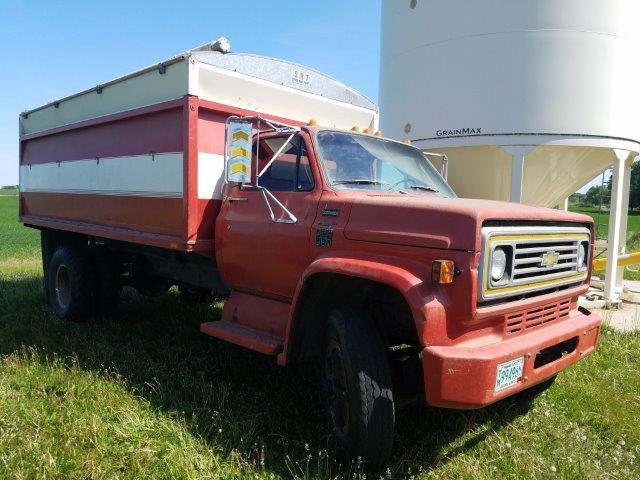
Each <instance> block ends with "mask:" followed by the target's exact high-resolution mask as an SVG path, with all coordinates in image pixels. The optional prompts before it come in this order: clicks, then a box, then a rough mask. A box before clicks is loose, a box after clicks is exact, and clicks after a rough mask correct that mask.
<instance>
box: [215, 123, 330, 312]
mask: <svg viewBox="0 0 640 480" xmlns="http://www.w3.org/2000/svg"><path fill="white" fill-rule="evenodd" d="M288 138H289V135H275V136H270V137H261V138H260V141H259V148H258V159H257V164H258V173H260V176H259V178H258V184H259V185H260V186H262V187H265V188H266V189H268V190H269V191H270V192H271V193H272V194H273V195H274V196H275V197H276V198H277V199H278V200H279V201H280V202H281V203H282V204H283V205H284V206H285V207H286V208H287V210H289V211H290V212H291V213H292V214H293V215H294V216H295V217H296V221H295V222H294V223H284V222H283V221H286V220H288V219H289V216H288V215H287V214H286V212H285V211H284V210H283V209H282V208H281V207H280V206H278V205H277V203H275V202H274V201H273V200H270V199H268V198H267V200H269V202H270V206H271V209H272V210H273V214H274V216H275V220H276V221H274V220H273V219H272V218H271V214H270V211H269V207H268V206H267V200H265V195H264V194H263V192H262V191H260V190H259V189H256V188H255V187H252V186H243V187H240V186H231V185H229V186H227V190H226V195H225V197H224V199H223V205H222V209H221V211H220V216H219V217H218V220H217V222H216V249H217V258H218V263H219V268H220V272H221V274H222V276H223V278H224V280H225V282H227V284H228V285H229V286H230V287H231V288H233V289H236V290H241V291H246V292H251V293H255V294H260V295H265V296H270V297H275V298H280V299H283V300H290V299H291V298H293V294H294V292H295V288H296V286H297V283H298V281H299V279H300V277H301V275H302V273H303V272H304V270H305V268H306V267H307V265H308V264H309V257H310V253H311V249H310V235H311V228H312V226H313V223H314V220H315V215H316V211H317V206H318V202H319V200H320V194H321V186H320V182H319V180H318V179H319V173H318V172H317V171H316V166H315V162H312V161H311V159H310V158H309V156H310V153H309V152H310V149H309V148H308V145H307V143H306V141H305V138H304V137H303V135H302V134H297V135H295V136H293V137H292V138H291V140H289V141H288V142H287V139H288ZM285 142H287V143H286V145H285V146H284V148H283V150H282V152H281V153H280V154H279V155H278V156H277V157H276V158H275V159H274V160H273V161H272V162H271V163H269V162H270V161H271V159H272V157H273V154H274V152H277V151H278V150H279V149H280V148H281V147H282V146H283V144H285ZM255 151H256V149H255V143H254V152H255ZM254 155H255V153H254ZM254 165H255V163H254ZM267 197H268V196H267Z"/></svg>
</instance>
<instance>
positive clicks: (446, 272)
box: [431, 260, 456, 283]
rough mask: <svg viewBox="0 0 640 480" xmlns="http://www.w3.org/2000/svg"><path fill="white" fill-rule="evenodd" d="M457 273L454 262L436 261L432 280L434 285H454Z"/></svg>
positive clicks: (432, 269)
mask: <svg viewBox="0 0 640 480" xmlns="http://www.w3.org/2000/svg"><path fill="white" fill-rule="evenodd" d="M455 271H456V266H455V264H454V263H453V261H452V260H434V261H433V263H432V264H431V280H433V282H434V283H452V282H453V277H454V276H455Z"/></svg>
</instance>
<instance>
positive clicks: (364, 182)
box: [316, 130, 455, 197]
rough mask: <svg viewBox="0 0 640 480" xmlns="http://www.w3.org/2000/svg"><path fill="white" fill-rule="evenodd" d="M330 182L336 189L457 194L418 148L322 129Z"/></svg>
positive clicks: (322, 149)
mask: <svg viewBox="0 0 640 480" xmlns="http://www.w3.org/2000/svg"><path fill="white" fill-rule="evenodd" d="M316 138H317V144H318V150H319V152H320V157H321V162H322V164H323V167H324V171H325V172H326V174H327V177H328V180H329V184H330V185H331V186H332V187H333V188H336V189H345V188H349V189H367V190H371V189H375V190H391V191H393V190H395V191H400V192H405V193H406V192H407V191H417V192H419V191H423V192H435V193H440V194H442V195H446V196H449V197H455V193H453V190H451V187H449V185H447V182H445V181H444V179H443V178H442V177H441V176H440V174H439V173H438V172H437V171H436V169H435V168H434V166H433V165H432V164H431V162H430V161H429V160H428V159H427V158H426V157H425V156H424V155H423V154H422V153H421V152H420V151H419V150H417V149H415V148H413V147H410V146H408V145H404V144H401V143H398V142H392V141H390V140H385V139H382V138H378V137H371V136H366V135H357V134H350V133H345V132H332V131H327V130H325V131H322V132H319V133H318V134H317V136H316Z"/></svg>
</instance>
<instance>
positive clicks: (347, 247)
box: [20, 40, 601, 469]
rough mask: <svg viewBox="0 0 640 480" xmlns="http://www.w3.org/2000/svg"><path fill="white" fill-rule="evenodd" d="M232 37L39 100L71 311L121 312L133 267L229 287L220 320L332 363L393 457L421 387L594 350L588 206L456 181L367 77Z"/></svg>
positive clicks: (331, 378) (24, 120)
mask: <svg viewBox="0 0 640 480" xmlns="http://www.w3.org/2000/svg"><path fill="white" fill-rule="evenodd" d="M228 50H229V49H228V44H227V43H226V42H225V41H224V40H221V41H218V42H216V43H214V44H208V45H205V46H203V47H200V48H197V49H194V50H191V51H189V52H186V53H185V54H182V55H179V56H177V57H173V58H171V59H169V60H167V61H164V62H162V63H160V64H158V65H154V66H152V67H149V68H146V69H143V70H140V71H138V72H135V73H133V74H131V75H127V76H125V77H122V78H119V79H116V80H114V81H111V82H108V83H105V84H102V85H98V86H96V87H95V88H92V89H90V90H86V91H84V92H80V93H78V94H76V95H72V96H70V97H66V98H63V99H61V100H59V101H56V102H53V103H50V104H47V105H45V106H43V107H40V108H37V109H34V110H30V111H26V112H24V113H23V114H21V117H20V219H21V221H22V222H23V223H24V224H25V225H26V226H29V227H34V228H38V229H40V231H41V238H42V260H43V269H44V284H45V290H46V294H47V295H48V298H49V300H50V302H51V305H52V306H53V309H54V311H55V313H56V314H57V315H58V316H59V317H61V318H68V319H80V318H83V317H86V316H90V315H93V314H105V313H110V312H112V311H113V310H114V308H115V307H116V305H117V301H118V295H119V292H120V289H121V287H122V286H124V285H128V286H132V287H135V288H136V289H137V290H139V291H140V292H141V293H143V294H146V295H160V294H163V293H164V292H166V291H167V290H168V289H169V288H170V287H171V286H173V285H177V286H179V288H180V293H181V295H182V296H183V297H184V298H185V299H190V300H199V299H205V298H207V297H210V296H215V297H218V298H224V299H226V303H225V305H224V309H223V312H222V319H221V320H220V321H210V322H205V323H203V324H202V326H201V330H202V332H203V333H204V334H207V335H211V336H214V337H217V338H219V339H223V340H227V341H229V342H233V343H235V344H237V345H241V346H243V347H246V348H249V349H252V350H255V351H257V352H260V353H262V354H265V355H270V356H273V357H275V359H276V360H277V362H278V364H280V365H288V364H291V363H294V362H300V361H303V360H306V359H319V362H320V364H321V365H322V371H323V386H324V388H323V389H324V398H325V404H326V411H327V418H328V425H329V430H330V432H331V434H332V435H333V438H334V439H335V441H336V446H337V449H338V450H339V451H340V452H342V453H344V454H346V455H347V456H348V457H349V458H357V457H360V458H361V459H362V460H363V461H364V462H365V464H366V465H367V466H368V467H369V468H372V469H376V468H380V467H382V466H383V465H384V463H385V462H386V460H387V458H388V455H389V452H390V450H391V445H392V440H393V435H394V416H395V407H396V404H397V403H398V401H399V400H400V399H401V397H402V398H404V396H405V395H410V394H415V393H421V394H422V395H423V397H424V401H426V403H427V404H428V405H433V406H437V407H446V408H477V407H482V406H485V405H488V404H491V403H493V402H496V401H498V400H500V399H503V398H505V397H507V396H510V395H513V394H515V393H517V392H521V391H525V390H526V391H527V392H534V391H539V390H541V389H542V388H543V387H545V386H548V385H549V384H550V383H551V382H552V381H553V379H554V378H555V376H556V374H557V373H558V372H560V371H561V370H563V369H564V368H566V367H568V366H569V365H571V364H573V363H575V362H577V361H578V360H580V359H581V358H583V357H585V356H586V355H588V354H590V353H591V352H592V351H593V350H594V348H595V346H596V344H597V341H598V335H599V329H600V324H601V321H600V319H599V318H598V317H597V316H596V315H594V314H591V313H590V312H589V311H587V310H585V309H584V308H581V307H579V306H578V305H577V300H578V296H579V295H580V294H582V293H584V292H586V290H587V287H588V283H589V277H590V273H591V272H590V265H591V262H590V260H591V257H592V252H593V224H592V221H591V219H590V218H589V217H586V216H583V215H576V214H572V213H568V212H562V211H556V210H549V209H542V208H534V207H530V206H525V205H519V204H510V203H500V202H493V201H484V200H469V199H461V198H456V195H455V194H454V192H453V191H452V190H451V188H450V187H449V186H448V185H447V183H446V182H445V180H444V179H443V178H442V176H441V175H440V174H439V173H438V172H437V171H436V170H435V168H434V167H433V166H432V164H431V163H430V162H429V161H428V159H427V158H426V157H425V155H424V154H423V152H421V151H419V150H418V149H416V148H414V147H412V146H410V145H408V144H404V143H400V142H396V141H393V140H389V139H385V138H382V137H381V136H380V134H379V133H376V134H371V133H370V132H372V131H375V130H376V128H377V122H378V113H377V109H376V106H375V105H374V104H373V103H372V102H371V101H369V100H368V99H366V98H365V97H364V96H362V95H361V94H359V93H358V92H356V91H354V90H352V89H350V88H348V87H346V86H345V85H343V84H341V83H339V82H337V81H335V80H333V79H331V78H330V77H327V76H326V75H323V74H321V73H319V72H317V71H314V70H311V69H308V68H305V67H302V66H300V65H296V64H292V63H290V62H286V61H282V60H276V59H271V58H265V57H259V56H254V55H247V54H235V53H229V52H228ZM310 117H313V118H315V119H316V120H315V121H312V122H308V119H309V118H310ZM320 125H322V126H320ZM352 126H356V127H354V128H351V127H352ZM357 127H359V128H360V129H362V130H363V131H362V133H360V132H359V131H358V128H357ZM532 387H533V388H532Z"/></svg>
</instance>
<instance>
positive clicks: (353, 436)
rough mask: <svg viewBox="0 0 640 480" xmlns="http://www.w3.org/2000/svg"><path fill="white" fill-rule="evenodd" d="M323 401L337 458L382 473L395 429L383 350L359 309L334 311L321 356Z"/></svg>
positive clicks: (388, 375)
mask: <svg viewBox="0 0 640 480" xmlns="http://www.w3.org/2000/svg"><path fill="white" fill-rule="evenodd" d="M323 367H324V389H323V390H324V402H325V409H326V413H327V420H328V424H329V431H330V433H331V435H332V437H333V439H334V441H335V444H336V449H337V451H338V454H340V455H342V456H345V457H346V458H347V460H351V461H354V462H362V464H363V466H364V468H365V469H366V470H369V471H378V470H380V469H382V468H383V467H384V466H385V464H386V462H387V460H388V458H389V455H390V453H391V447H392V445H393V435H394V427H395V408H394V401H393V392H392V383H391V372H390V369H389V363H388V359H387V349H386V347H385V344H384V342H383V341H382V338H381V336H380V333H379V332H378V329H377V328H376V325H375V324H374V322H373V321H372V319H371V318H370V317H369V316H368V315H366V314H365V313H364V312H362V311H360V310H358V309H352V308H347V309H342V310H338V311H335V312H333V313H332V314H331V315H330V317H329V324H328V327H327V332H326V336H325V347H324V355H323Z"/></svg>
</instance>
